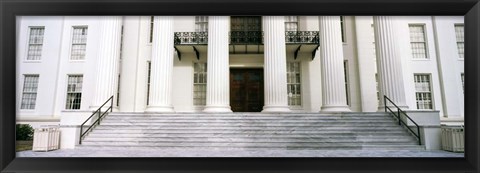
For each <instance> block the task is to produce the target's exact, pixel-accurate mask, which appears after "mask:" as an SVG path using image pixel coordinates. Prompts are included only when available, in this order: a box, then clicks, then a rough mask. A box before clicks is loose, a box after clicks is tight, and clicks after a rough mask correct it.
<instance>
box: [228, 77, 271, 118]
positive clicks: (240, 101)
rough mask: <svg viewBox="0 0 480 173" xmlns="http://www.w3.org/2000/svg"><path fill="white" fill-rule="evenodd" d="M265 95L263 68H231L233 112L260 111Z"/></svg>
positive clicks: (231, 103) (231, 102) (231, 104)
mask: <svg viewBox="0 0 480 173" xmlns="http://www.w3.org/2000/svg"><path fill="white" fill-rule="evenodd" d="M263 97H264V95H263V69H230V106H231V108H232V111H233V112H260V111H262V109H263V103H264V101H263Z"/></svg>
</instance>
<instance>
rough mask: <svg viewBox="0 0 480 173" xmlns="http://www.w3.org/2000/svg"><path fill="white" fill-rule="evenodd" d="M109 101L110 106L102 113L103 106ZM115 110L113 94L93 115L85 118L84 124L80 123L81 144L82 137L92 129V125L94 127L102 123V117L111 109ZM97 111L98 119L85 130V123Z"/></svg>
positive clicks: (80, 141) (80, 142)
mask: <svg viewBox="0 0 480 173" xmlns="http://www.w3.org/2000/svg"><path fill="white" fill-rule="evenodd" d="M108 101H110V107H108V109H107V110H105V112H103V113H102V111H101V110H102V108H103V106H105V104H107V103H108ZM112 110H113V96H111V97H110V98H108V100H107V101H105V103H103V104H102V106H100V107H99V108H98V109H97V110H96V111H95V112H93V113H92V115H90V117H88V118H87V120H85V121H84V122H83V123H82V125H80V140H79V144H82V138H83V137H84V136H85V135H86V134H87V133H88V132H89V131H90V130H92V127H94V126H95V125H96V124H99V125H100V121H101V120H102V118H103V117H104V116H105V114H106V113H107V112H108V111H110V112H112ZM96 113H98V115H99V116H98V118H97V120H95V122H93V123H92V124H91V125H90V126H89V127H88V129H87V130H85V132H83V126H84V125H85V123H87V122H88V120H90V119H91V118H92V117H93V116H94V115H95V114H96Z"/></svg>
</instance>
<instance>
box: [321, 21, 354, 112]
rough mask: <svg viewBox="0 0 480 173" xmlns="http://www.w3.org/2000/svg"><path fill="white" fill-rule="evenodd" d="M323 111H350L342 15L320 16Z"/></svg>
mask: <svg viewBox="0 0 480 173" xmlns="http://www.w3.org/2000/svg"><path fill="white" fill-rule="evenodd" d="M319 23H320V33H319V37H320V61H321V65H322V103H323V105H322V109H321V111H350V108H349V107H348V105H347V96H346V89H345V73H344V69H343V68H344V67H343V43H342V34H341V27H340V16H320V17H319Z"/></svg>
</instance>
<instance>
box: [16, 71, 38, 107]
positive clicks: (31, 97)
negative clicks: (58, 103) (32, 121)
mask: <svg viewBox="0 0 480 173" xmlns="http://www.w3.org/2000/svg"><path fill="white" fill-rule="evenodd" d="M37 88H38V75H25V78H24V82H23V94H22V104H21V107H20V109H35V104H36V101H37Z"/></svg>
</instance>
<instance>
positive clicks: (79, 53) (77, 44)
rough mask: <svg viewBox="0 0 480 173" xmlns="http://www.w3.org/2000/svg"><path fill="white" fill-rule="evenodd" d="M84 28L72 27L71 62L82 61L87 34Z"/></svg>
mask: <svg viewBox="0 0 480 173" xmlns="http://www.w3.org/2000/svg"><path fill="white" fill-rule="evenodd" d="M87 31H88V27H86V26H74V27H73V37H72V52H71V60H84V59H85V50H86V48H87V33H88V32H87Z"/></svg>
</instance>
